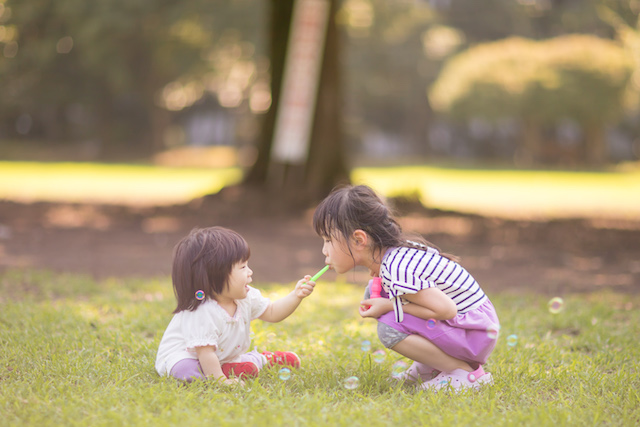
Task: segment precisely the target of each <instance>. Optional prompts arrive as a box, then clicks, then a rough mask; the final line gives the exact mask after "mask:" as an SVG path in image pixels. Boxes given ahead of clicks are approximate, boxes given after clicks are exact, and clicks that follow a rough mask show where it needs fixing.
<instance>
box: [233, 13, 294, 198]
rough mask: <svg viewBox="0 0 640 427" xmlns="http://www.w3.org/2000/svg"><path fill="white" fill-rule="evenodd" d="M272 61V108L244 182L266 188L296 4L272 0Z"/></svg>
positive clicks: (263, 125)
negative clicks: (255, 155) (288, 42)
mask: <svg viewBox="0 0 640 427" xmlns="http://www.w3.org/2000/svg"><path fill="white" fill-rule="evenodd" d="M270 3H271V15H270V17H269V19H270V23H271V25H270V27H269V40H270V46H269V49H270V51H269V59H270V60H271V108H269V111H267V113H266V114H265V115H264V118H263V121H262V130H261V132H260V137H259V138H260V139H259V140H258V147H257V148H258V157H257V159H256V162H255V163H254V165H253V167H252V168H251V169H250V170H249V172H248V173H247V175H246V176H245V178H244V183H245V184H248V185H253V186H265V185H266V183H267V173H268V171H269V163H270V159H271V146H272V145H273V131H274V127H275V122H276V114H277V112H278V103H279V100H280V92H281V88H282V75H283V73H284V62H285V57H286V52H287V40H288V38H289V29H290V27H291V15H292V13H293V4H294V0H270Z"/></svg>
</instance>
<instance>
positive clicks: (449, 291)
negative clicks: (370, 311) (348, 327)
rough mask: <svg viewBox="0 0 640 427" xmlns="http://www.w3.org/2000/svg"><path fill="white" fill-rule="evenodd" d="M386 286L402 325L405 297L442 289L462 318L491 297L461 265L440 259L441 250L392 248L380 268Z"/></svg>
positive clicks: (397, 319)
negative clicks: (427, 289)
mask: <svg viewBox="0 0 640 427" xmlns="http://www.w3.org/2000/svg"><path fill="white" fill-rule="evenodd" d="M380 277H381V278H382V284H383V285H384V287H385V288H386V289H387V291H388V292H389V299H391V300H393V302H394V304H393V307H394V311H395V314H396V321H397V322H402V320H403V318H404V313H403V311H402V304H403V301H402V295H405V294H415V293H416V292H418V291H420V290H422V289H426V288H434V287H435V288H438V289H440V290H441V291H442V292H444V293H445V294H446V295H447V296H448V297H449V298H451V299H452V300H453V302H454V303H455V304H456V306H457V308H458V314H463V313H466V312H468V311H470V310H473V309H474V308H476V307H478V306H480V305H482V304H483V303H484V302H485V300H486V299H487V297H486V296H485V294H484V292H483V291H482V289H481V288H480V285H479V284H478V282H476V280H475V279H474V278H473V276H471V274H469V272H467V270H465V269H464V268H463V267H462V266H461V265H460V264H458V263H457V262H455V261H451V260H449V259H447V258H445V257H443V256H441V255H440V252H438V250H437V249H434V248H431V247H428V248H426V249H415V248H406V247H400V248H392V249H390V250H388V251H387V253H386V254H385V256H384V258H383V260H382V264H381V265H380Z"/></svg>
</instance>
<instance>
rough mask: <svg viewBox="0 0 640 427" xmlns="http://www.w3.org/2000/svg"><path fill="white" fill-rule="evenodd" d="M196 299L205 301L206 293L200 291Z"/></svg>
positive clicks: (197, 292)
mask: <svg viewBox="0 0 640 427" xmlns="http://www.w3.org/2000/svg"><path fill="white" fill-rule="evenodd" d="M196 299H197V300H200V301H202V300H203V299H204V291H203V290H198V291H196Z"/></svg>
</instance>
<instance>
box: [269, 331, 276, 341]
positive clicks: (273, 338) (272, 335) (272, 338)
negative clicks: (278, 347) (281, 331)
mask: <svg viewBox="0 0 640 427" xmlns="http://www.w3.org/2000/svg"><path fill="white" fill-rule="evenodd" d="M275 339H276V333H275V332H269V333H268V334H267V342H272V341H273V340H275Z"/></svg>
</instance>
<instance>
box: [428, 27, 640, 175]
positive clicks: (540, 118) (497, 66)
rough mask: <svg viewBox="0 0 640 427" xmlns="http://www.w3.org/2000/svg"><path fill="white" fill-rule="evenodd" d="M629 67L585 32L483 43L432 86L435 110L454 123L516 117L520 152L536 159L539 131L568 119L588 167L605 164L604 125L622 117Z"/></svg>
mask: <svg viewBox="0 0 640 427" xmlns="http://www.w3.org/2000/svg"><path fill="white" fill-rule="evenodd" d="M632 69H633V64H632V60H631V58H630V56H629V55H628V54H627V52H625V51H624V50H623V49H622V48H621V47H620V46H618V45H617V44H615V43H614V42H612V41H609V40H604V39H600V38H597V37H593V36H587V35H572V36H563V37H557V38H554V39H549V40H546V41H540V42H535V41H532V40H526V39H521V38H509V39H506V40H503V41H499V42H494V43H487V44H483V45H478V46H476V47H474V48H471V49H469V50H467V51H465V52H463V53H461V54H459V55H458V56H456V57H454V58H453V59H452V60H451V61H450V62H449V63H448V64H447V65H446V66H445V68H444V69H443V70H442V72H441V74H440V77H439V78H438V80H437V81H436V82H435V83H434V85H433V87H432V88H431V92H430V98H431V101H432V104H433V106H434V108H436V109H437V110H438V111H440V112H443V113H446V114H449V115H451V116H453V117H455V118H457V119H471V118H474V117H478V118H484V119H488V120H497V119H500V118H505V117H507V118H518V119H520V120H521V121H522V123H523V128H524V135H523V138H522V142H523V145H522V147H521V150H522V152H523V153H524V154H525V155H526V156H527V157H530V158H531V159H532V160H533V161H536V160H540V154H541V149H542V148H543V146H544V144H543V137H542V132H541V131H542V129H543V128H544V126H546V125H554V124H558V123H559V122H560V121H562V120H566V119H571V120H574V121H575V122H577V123H579V124H580V125H581V126H582V129H583V132H584V135H585V137H584V158H583V161H585V162H586V163H588V164H592V165H601V164H603V163H604V162H605V161H606V146H605V144H604V142H605V141H604V126H605V125H606V124H608V123H613V122H615V121H616V120H617V119H619V118H620V116H621V114H622V113H623V105H624V103H623V96H624V93H625V89H626V86H627V82H628V80H629V77H630V75H631V72H632Z"/></svg>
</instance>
